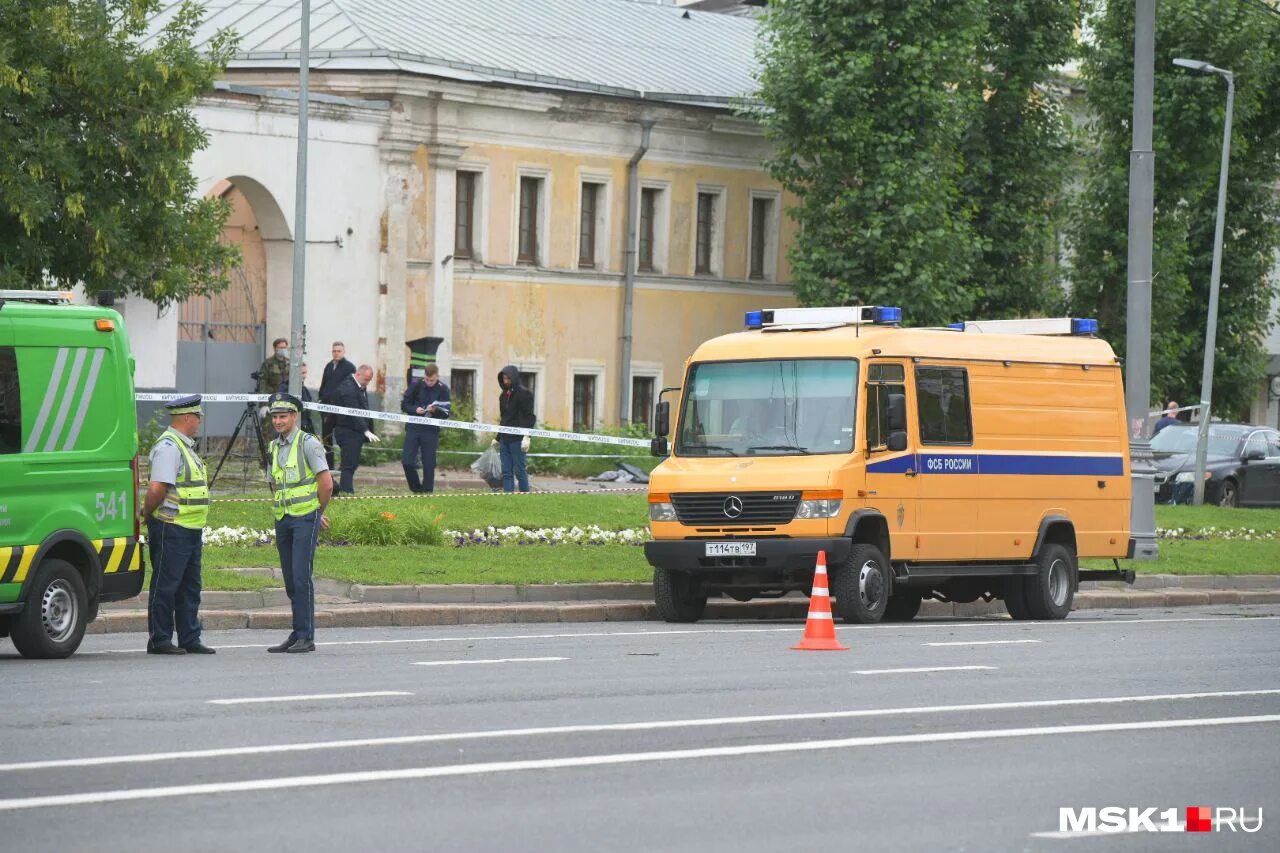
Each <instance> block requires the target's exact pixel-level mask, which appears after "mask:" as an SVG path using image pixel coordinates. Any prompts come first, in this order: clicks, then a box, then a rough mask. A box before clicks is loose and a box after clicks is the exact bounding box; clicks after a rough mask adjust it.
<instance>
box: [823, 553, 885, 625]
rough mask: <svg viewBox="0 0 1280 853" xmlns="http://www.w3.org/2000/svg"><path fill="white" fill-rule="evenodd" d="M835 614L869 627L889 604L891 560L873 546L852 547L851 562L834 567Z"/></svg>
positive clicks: (832, 589) (832, 580) (832, 570)
mask: <svg viewBox="0 0 1280 853" xmlns="http://www.w3.org/2000/svg"><path fill="white" fill-rule="evenodd" d="M830 581H831V594H832V595H834V596H835V601H834V602H833V603H832V605H831V610H832V612H833V613H834V614H835V615H837V616H839V617H840V618H841V619H843V620H844V621H845V622H857V623H859V624H863V625H866V624H870V623H872V622H879V621H880V620H881V619H883V618H884V611H885V607H887V606H888V604H889V561H888V560H886V559H885V558H884V554H881V553H880V549H879V548H877V547H876V546H874V545H867V544H865V543H863V544H858V545H854V546H853V550H852V551H850V552H849V559H847V560H845V561H844V562H843V563H841V564H840V565H837V566H832V567H831V577H830Z"/></svg>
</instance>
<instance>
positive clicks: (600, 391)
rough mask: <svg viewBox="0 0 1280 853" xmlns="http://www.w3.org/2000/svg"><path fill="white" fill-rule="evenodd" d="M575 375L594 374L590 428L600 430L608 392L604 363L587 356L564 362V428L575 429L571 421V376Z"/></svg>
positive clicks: (575, 426)
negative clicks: (592, 423)
mask: <svg viewBox="0 0 1280 853" xmlns="http://www.w3.org/2000/svg"><path fill="white" fill-rule="evenodd" d="M575 376H594V377H595V379H596V398H595V400H593V401H592V403H591V419H592V420H593V421H595V424H594V426H593V427H592V429H595V430H600V429H601V428H602V427H603V426H604V401H605V395H606V394H607V393H608V392H607V390H606V388H605V363H604V362H603V361H596V360H595V359H587V358H571V359H569V360H568V361H567V362H565V424H567V426H566V427H565V429H570V430H572V429H577V426H578V425H577V424H575V423H574V422H573V378H574V377H575Z"/></svg>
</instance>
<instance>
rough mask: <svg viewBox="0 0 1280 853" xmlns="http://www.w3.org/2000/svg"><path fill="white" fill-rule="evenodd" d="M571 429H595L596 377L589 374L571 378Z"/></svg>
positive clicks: (576, 374) (580, 374)
mask: <svg viewBox="0 0 1280 853" xmlns="http://www.w3.org/2000/svg"><path fill="white" fill-rule="evenodd" d="M573 428H574V429H584V430H591V429H595V428H596V377H595V375H594V374H590V373H585V374H584V373H575V374H574V376H573Z"/></svg>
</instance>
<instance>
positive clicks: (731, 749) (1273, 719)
mask: <svg viewBox="0 0 1280 853" xmlns="http://www.w3.org/2000/svg"><path fill="white" fill-rule="evenodd" d="M1262 723H1280V714H1266V715H1258V716H1253V717H1207V718H1199V719H1194V718H1193V719H1183V720H1147V721H1143V722H1133V723H1094V724H1087V725H1070V726H1040V727H1034V728H1012V729H981V730H974V731H962V732H930V733H920V734H901V735H881V736H873V737H852V738H839V739H835V740H806V741H791V742H783V743H762V744H752V745H740V746H720V747H703V748H698V749H673V750H662V751H655V752H623V753H615V754H612V755H582V756H571V757H565V758H539V759H529V760H523V761H493V762H486V763H478V764H446V765H436V766H429V767H407V768H403V769H399V770H367V771H359V772H351V773H329V774H324V775H311V776H280V777H274V778H264V779H246V780H243V781H239V782H212V783H205V784H200V785H174V786H170V787H163V788H131V789H129V788H127V789H123V790H113V791H89V792H85V793H78V794H55V795H51V796H43V797H18V798H14V799H8V800H0V811H20V810H25V809H38V808H48V807H51V806H52V807H57V806H81V805H90V804H97V803H119V802H128V801H131V800H155V799H168V798H172V797H191V796H203V795H206V794H227V793H236V792H244V791H269V790H280V789H284V788H316V787H321V786H330V785H352V784H359V783H364V782H393V781H403V780H408V779H434V778H442V777H449V776H478V775H486V774H494V773H512V772H516V771H521V770H554V769H561V768H570V767H600V766H607V765H620V764H640V763H654V762H663V761H688V760H691V759H696V758H734V757H738V756H744V755H776V754H779V753H790V752H818V751H828V750H835V749H851V748H856V747H864V746H890V745H897V744H915V743H947V742H956V741H971V740H989V739H1008V738H1026V737H1048V736H1057V735H1064V734H1094V733H1099V732H1132V731H1158V730H1164V729H1185V728H1206V727H1209V726H1239V725H1259V724H1262Z"/></svg>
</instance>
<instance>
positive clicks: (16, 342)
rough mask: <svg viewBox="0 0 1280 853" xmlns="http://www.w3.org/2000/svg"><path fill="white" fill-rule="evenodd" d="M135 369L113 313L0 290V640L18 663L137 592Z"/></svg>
mask: <svg viewBox="0 0 1280 853" xmlns="http://www.w3.org/2000/svg"><path fill="white" fill-rule="evenodd" d="M133 367H134V364H133V358H132V357H131V356H130V355H129V341H128V338H127V337H126V336H125V333H124V323H123V321H122V319H121V317H120V315H119V314H118V313H116V311H114V310H112V309H111V308H109V307H100V306H90V305H74V304H72V302H71V294H69V293H64V292H56V291H31V290H16V291H15V290H0V638H3V637H6V636H7V637H9V638H10V639H12V641H13V644H14V646H16V647H17V649H18V651H19V652H21V653H22V654H23V655H25V656H26V657H34V658H65V657H68V656H69V655H71V654H73V653H74V652H75V650H76V649H77V648H78V647H79V646H80V641H81V640H82V639H83V638H84V632H85V628H86V626H87V625H88V624H89V623H90V622H92V621H93V620H94V619H95V618H96V617H97V614H98V605H99V603H101V602H103V601H117V600H120V599H125V598H132V597H133V596H136V595H137V594H138V593H139V591H141V589H142V578H143V574H144V554H143V545H142V543H141V542H140V541H139V537H138V531H139V524H138V506H137V496H138V468H137V455H138V420H137V414H136V409H135V406H134V392H133Z"/></svg>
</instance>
